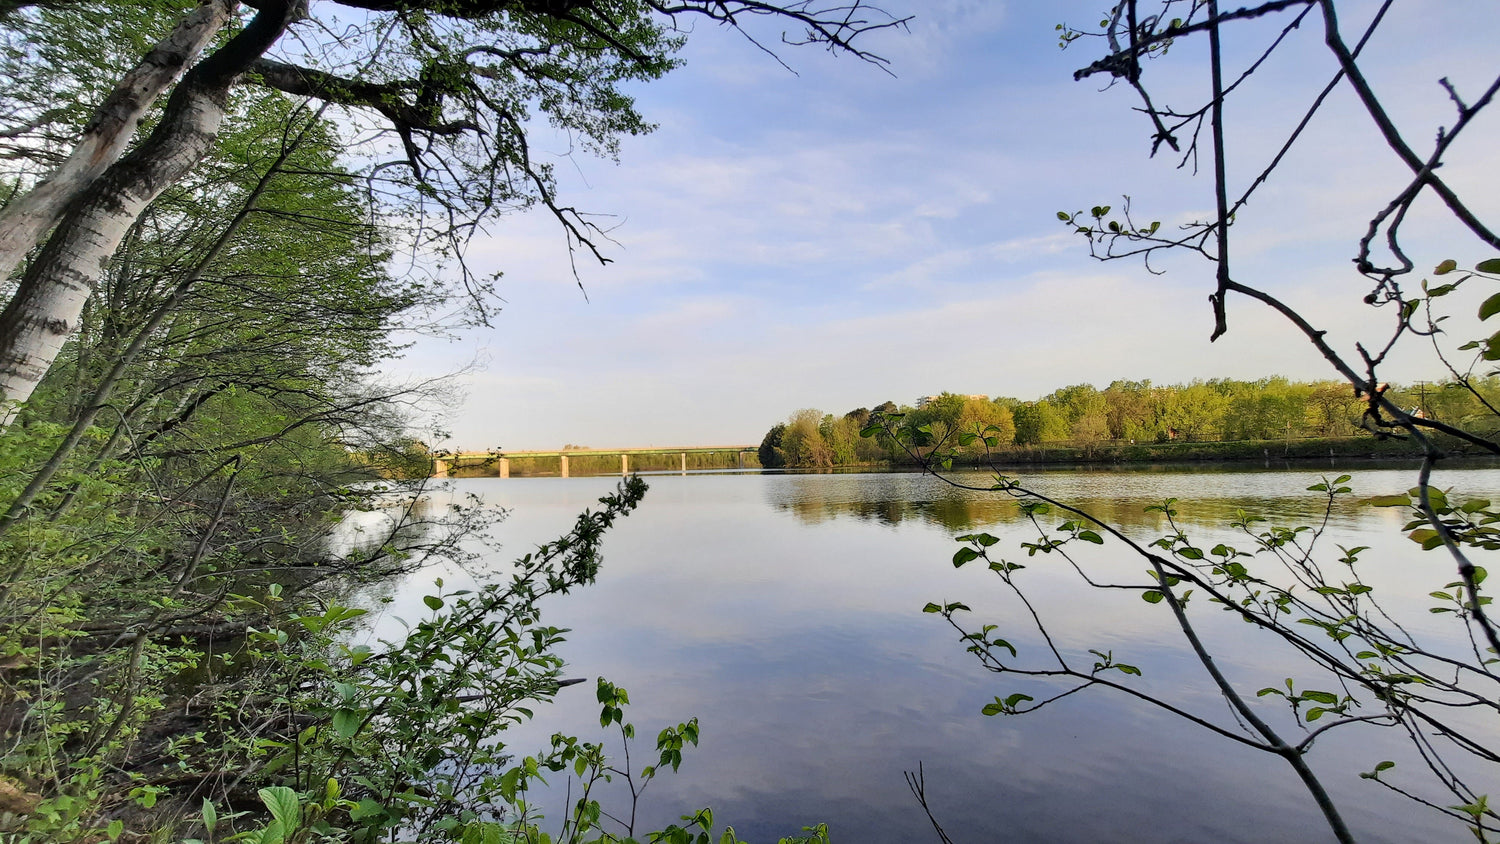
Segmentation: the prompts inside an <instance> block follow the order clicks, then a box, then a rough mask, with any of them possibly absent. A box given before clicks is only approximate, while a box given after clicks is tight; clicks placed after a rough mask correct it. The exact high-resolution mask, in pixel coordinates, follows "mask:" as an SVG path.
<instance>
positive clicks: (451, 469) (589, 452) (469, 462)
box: [433, 445, 760, 478]
mask: <svg viewBox="0 0 1500 844" xmlns="http://www.w3.org/2000/svg"><path fill="white" fill-rule="evenodd" d="M757 468H760V457H759V451H758V446H750V445H746V446H691V447H677V448H655V447H652V448H623V449H569V450H566V451H511V452H458V453H454V454H449V455H446V456H443V457H438V458H435V459H434V460H433V477H439V478H446V477H450V476H454V475H460V476H464V477H500V478H508V477H511V476H512V475H516V476H561V477H564V478H566V477H574V476H584V475H595V476H597V475H616V474H618V475H628V474H630V473H631V472H688V471H691V470H697V469H757Z"/></svg>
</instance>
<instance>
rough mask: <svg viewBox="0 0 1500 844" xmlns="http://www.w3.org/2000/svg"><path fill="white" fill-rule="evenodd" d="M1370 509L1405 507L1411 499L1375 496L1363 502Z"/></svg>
mask: <svg viewBox="0 0 1500 844" xmlns="http://www.w3.org/2000/svg"><path fill="white" fill-rule="evenodd" d="M1365 503H1366V504H1368V505H1370V506H1371V507H1405V506H1407V505H1408V504H1410V503H1411V499H1410V498H1409V497H1407V496H1405V495H1377V496H1375V497H1374V498H1369V499H1366V500H1365Z"/></svg>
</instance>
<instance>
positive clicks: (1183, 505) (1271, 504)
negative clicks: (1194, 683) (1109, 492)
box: [772, 483, 1358, 531]
mask: <svg viewBox="0 0 1500 844" xmlns="http://www.w3.org/2000/svg"><path fill="white" fill-rule="evenodd" d="M901 486H903V485H899V484H897V485H891V484H878V483H877V484H872V485H870V487H869V488H867V489H866V490H865V491H867V492H869V493H871V494H870V495H868V496H867V497H859V496H851V495H849V494H848V493H849V491H850V490H848V489H846V488H841V487H835V486H832V485H828V484H818V483H805V484H798V485H796V486H795V495H793V496H789V497H788V498H786V499H782V500H775V501H773V502H772V504H773V506H775V507H776V509H778V510H783V511H786V512H788V513H791V514H792V515H794V516H796V517H797V519H798V520H800V521H802V522H803V523H805V524H819V523H822V522H828V521H833V520H835V519H837V518H839V517H841V516H842V517H852V518H854V519H857V520H860V521H867V522H879V523H881V524H887V525H896V524H900V523H901V522H904V521H916V522H919V523H924V524H931V525H937V526H941V527H943V528H944V529H946V530H950V531H969V530H974V529H976V528H981V527H985V526H991V525H1003V524H1010V523H1014V522H1022V521H1025V516H1024V515H1023V514H1022V512H1021V510H1020V508H1019V507H1018V506H1017V501H1016V499H1013V498H1011V497H1010V496H1009V495H1007V494H1005V493H1002V492H991V491H984V490H966V489H958V488H953V487H947V488H945V489H941V490H923V491H921V492H920V493H918V494H915V495H910V497H907V496H906V495H904V494H903V493H913V492H917V490H913V489H905V490H903V489H901V488H900V487H901ZM1292 492H1293V490H1288V493H1289V495H1288V496H1286V497H1278V496H1236V497H1234V498H1226V497H1212V498H1201V499H1196V500H1190V501H1178V502H1176V503H1175V504H1174V505H1173V507H1174V508H1175V509H1176V510H1177V520H1178V522H1179V523H1182V524H1185V525H1203V526H1215V527H1223V526H1226V525H1228V524H1229V523H1230V522H1232V521H1234V520H1235V519H1236V517H1237V515H1238V513H1239V511H1241V510H1243V511H1245V512H1246V513H1248V514H1251V515H1258V516H1265V517H1267V518H1268V519H1269V520H1270V521H1271V522H1272V523H1274V524H1287V523H1301V522H1303V521H1305V520H1307V519H1309V518H1314V517H1316V516H1318V515H1319V511H1318V509H1317V506H1316V504H1317V502H1315V501H1307V500H1304V499H1303V498H1301V497H1292V496H1291V495H1290V493H1292ZM1067 500H1068V503H1070V504H1072V505H1074V506H1076V507H1078V508H1079V509H1081V510H1083V511H1084V512H1086V513H1089V514H1091V515H1093V516H1094V517H1096V518H1098V519H1100V520H1101V521H1103V522H1105V523H1108V524H1113V525H1118V526H1121V527H1124V528H1127V529H1128V528H1139V529H1142V530H1150V531H1155V530H1159V529H1163V528H1165V527H1166V521H1165V519H1164V518H1163V517H1162V514H1161V513H1157V512H1152V513H1148V512H1146V507H1148V506H1150V505H1153V504H1160V503H1161V500H1160V499H1146V498H1137V497H1134V496H1132V497H1118V498H1112V497H1102V496H1101V497H1072V496H1070V497H1069V498H1068V499H1067ZM1357 506H1358V505H1357V504H1355V503H1354V502H1347V503H1345V504H1344V505H1343V506H1342V507H1341V508H1340V510H1339V511H1338V512H1336V513H1335V514H1334V515H1335V517H1338V516H1339V515H1341V514H1342V515H1346V516H1348V517H1349V518H1351V519H1352V518H1353V516H1354V514H1353V512H1352V511H1353V510H1354V509H1355V508H1357ZM1054 517H1056V518H1059V519H1060V518H1065V516H1063V515H1061V514H1057V513H1054V514H1052V515H1051V516H1048V517H1046V521H1048V522H1051V521H1053V520H1054ZM1049 526H1050V525H1049Z"/></svg>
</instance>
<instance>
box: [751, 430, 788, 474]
mask: <svg viewBox="0 0 1500 844" xmlns="http://www.w3.org/2000/svg"><path fill="white" fill-rule="evenodd" d="M785 436H786V423H785V422H777V423H776V424H775V425H772V426H771V430H769V431H767V432H766V435H765V436H764V437H763V438H761V441H760V449H759V450H758V451H757V452H756V454H757V455H758V456H759V457H760V465H761V466H762V467H764V468H766V469H780V468H781V467H782V466H785V465H786V463H785V462H783V461H782V459H781V441H782V439H783V438H784V437H785Z"/></svg>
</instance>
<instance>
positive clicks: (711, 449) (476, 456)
mask: <svg viewBox="0 0 1500 844" xmlns="http://www.w3.org/2000/svg"><path fill="white" fill-rule="evenodd" d="M759 448H760V446H759V445H720V446H705V445H695V446H681V447H676V448H657V447H655V446H652V447H650V448H587V449H582V448H580V449H568V450H567V451H463V452H458V453H457V454H454V455H452V456H451V457H449V458H448V459H449V460H487V459H490V458H499V457H505V458H509V459H511V460H514V459H516V458H519V457H561V456H563V455H567V456H568V457H584V456H587V455H591V454H599V455H605V456H608V455H612V454H714V453H718V452H729V451H733V452H742V451H755V450H757V449H759Z"/></svg>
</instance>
